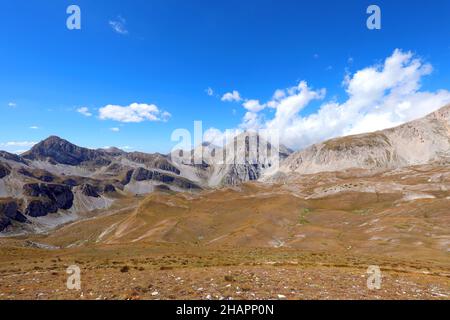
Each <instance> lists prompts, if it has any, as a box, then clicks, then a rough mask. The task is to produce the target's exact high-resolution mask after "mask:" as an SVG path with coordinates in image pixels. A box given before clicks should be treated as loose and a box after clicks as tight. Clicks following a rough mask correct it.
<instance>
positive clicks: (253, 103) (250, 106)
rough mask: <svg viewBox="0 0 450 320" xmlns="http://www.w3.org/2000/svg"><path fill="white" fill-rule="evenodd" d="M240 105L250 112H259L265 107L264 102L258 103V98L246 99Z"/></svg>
mask: <svg viewBox="0 0 450 320" xmlns="http://www.w3.org/2000/svg"><path fill="white" fill-rule="evenodd" d="M242 106H243V107H244V108H245V109H247V110H248V111H251V112H259V111H261V110H263V109H264V108H265V107H266V105H265V104H261V103H259V100H247V101H245V102H244V103H243V104H242Z"/></svg>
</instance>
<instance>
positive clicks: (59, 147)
mask: <svg viewBox="0 0 450 320" xmlns="http://www.w3.org/2000/svg"><path fill="white" fill-rule="evenodd" d="M105 154H106V153H105V152H104V151H100V150H91V149H87V148H82V147H79V146H77V145H74V144H72V143H70V142H69V141H67V140H64V139H61V138H60V137H57V136H50V137H48V138H47V139H45V140H43V141H41V142H39V143H38V144H36V145H34V146H33V148H31V150H29V151H27V152H25V153H24V154H22V157H23V158H25V159H29V160H43V161H46V160H47V161H50V162H53V163H60V164H66V165H72V166H76V165H79V164H81V163H82V162H85V161H92V160H100V159H102V158H103V157H104V156H105Z"/></svg>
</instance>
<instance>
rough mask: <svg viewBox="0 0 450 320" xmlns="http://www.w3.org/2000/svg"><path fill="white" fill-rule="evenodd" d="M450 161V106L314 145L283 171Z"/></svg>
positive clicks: (288, 162) (291, 158)
mask: <svg viewBox="0 0 450 320" xmlns="http://www.w3.org/2000/svg"><path fill="white" fill-rule="evenodd" d="M449 159H450V105H448V106H446V107H443V108H441V109H440V110H438V111H436V112H434V113H432V114H430V115H428V116H426V117H424V118H422V119H418V120H415V121H412V122H409V123H406V124H404V125H401V126H398V127H395V128H392V129H387V130H382V131H377V132H373V133H366V134H360V135H355V136H347V137H341V138H337V139H332V140H329V141H325V142H323V143H319V144H315V145H313V146H311V147H309V148H307V149H305V150H302V151H299V152H296V153H294V154H292V155H290V156H289V157H288V158H287V159H286V161H284V162H283V164H282V166H281V168H280V172H282V173H291V172H296V173H300V174H310V173H317V172H324V171H330V172H332V171H339V170H344V169H349V168H362V169H383V170H385V169H394V168H400V167H405V166H409V165H418V164H426V163H430V162H433V161H437V162H441V163H442V162H444V163H446V162H448V161H449Z"/></svg>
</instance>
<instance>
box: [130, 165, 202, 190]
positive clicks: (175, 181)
mask: <svg viewBox="0 0 450 320" xmlns="http://www.w3.org/2000/svg"><path fill="white" fill-rule="evenodd" d="M132 178H133V179H134V180H135V181H147V180H152V181H157V182H162V183H166V184H170V185H175V186H178V187H180V188H184V189H200V187H199V186H198V185H196V184H195V183H192V182H191V181H189V180H188V179H184V178H180V177H174V176H171V175H168V174H165V173H162V172H159V171H151V170H147V169H144V168H138V169H136V170H135V171H134V173H133V175H132Z"/></svg>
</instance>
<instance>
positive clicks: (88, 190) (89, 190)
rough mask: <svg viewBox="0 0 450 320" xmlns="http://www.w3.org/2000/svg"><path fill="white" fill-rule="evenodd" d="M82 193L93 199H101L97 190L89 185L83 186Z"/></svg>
mask: <svg viewBox="0 0 450 320" xmlns="http://www.w3.org/2000/svg"><path fill="white" fill-rule="evenodd" d="M81 193H82V194H84V195H85V196H87V197H93V198H99V197H100V195H99V194H98V192H97V189H96V188H95V187H94V186H93V185H90V184H88V183H86V184H83V185H82V186H81Z"/></svg>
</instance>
